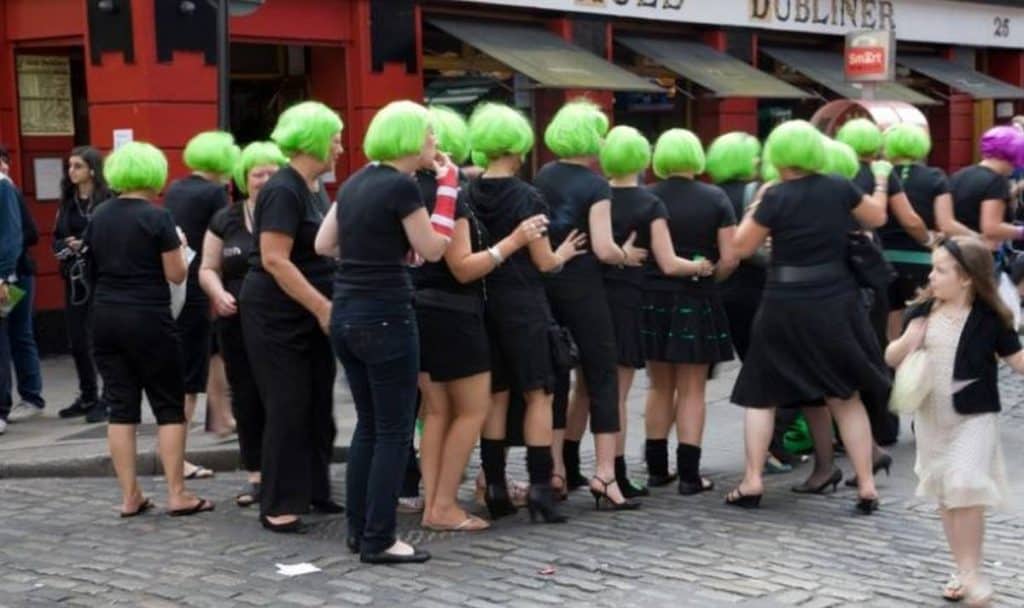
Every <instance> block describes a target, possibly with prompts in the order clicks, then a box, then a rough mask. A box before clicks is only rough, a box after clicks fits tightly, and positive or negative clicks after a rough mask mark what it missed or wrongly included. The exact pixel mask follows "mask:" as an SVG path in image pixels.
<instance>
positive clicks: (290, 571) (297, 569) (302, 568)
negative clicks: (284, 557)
mask: <svg viewBox="0 0 1024 608" xmlns="http://www.w3.org/2000/svg"><path fill="white" fill-rule="evenodd" d="M274 565H275V566H277V573H278V574H283V575H285V576H300V575H302V574H312V573H314V572H320V568H317V567H316V566H314V565H313V564H311V563H309V562H303V563H301V564H274Z"/></svg>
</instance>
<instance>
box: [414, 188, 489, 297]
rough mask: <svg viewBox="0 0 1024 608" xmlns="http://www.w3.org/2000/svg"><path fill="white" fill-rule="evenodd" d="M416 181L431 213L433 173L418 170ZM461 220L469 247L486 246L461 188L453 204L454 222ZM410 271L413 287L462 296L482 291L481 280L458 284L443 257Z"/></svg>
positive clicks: (481, 230) (482, 234) (434, 199)
mask: <svg viewBox="0 0 1024 608" xmlns="http://www.w3.org/2000/svg"><path fill="white" fill-rule="evenodd" d="M416 182H417V183H418V184H419V186H420V194H422V195H423V202H424V204H426V206H427V212H428V213H433V212H434V204H435V203H436V202H437V178H436V177H435V175H434V172H433V171H418V172H417V173H416ZM462 219H464V220H466V221H467V222H469V241H470V245H471V247H472V250H473V251H483V250H484V249H486V248H487V246H488V245H487V239H486V236H485V234H484V228H483V226H482V225H481V224H480V222H479V221H477V219H476V217H475V216H474V215H473V213H472V211H470V209H469V204H468V203H467V202H466V194H465V192H464V191H460V192H459V198H458V200H457V201H456V203H455V221H456V222H458V221H459V220H462ZM410 274H411V275H412V282H413V285H415V286H416V289H439V290H442V291H447V292H451V293H456V294H463V295H482V294H483V282H482V280H477V281H473V282H472V283H466V284H463V283H460V282H459V281H458V279H456V278H455V275H453V274H452V271H451V269H449V268H448V264H447V262H445V261H444V260H439V261H437V262H424V263H423V265H421V266H419V267H418V268H411V269H410Z"/></svg>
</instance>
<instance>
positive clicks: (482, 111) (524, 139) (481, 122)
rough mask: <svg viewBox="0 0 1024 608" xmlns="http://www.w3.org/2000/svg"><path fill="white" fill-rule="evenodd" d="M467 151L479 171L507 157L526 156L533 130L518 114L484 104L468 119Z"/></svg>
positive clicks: (530, 145) (513, 110)
mask: <svg viewBox="0 0 1024 608" xmlns="http://www.w3.org/2000/svg"><path fill="white" fill-rule="evenodd" d="M469 147H470V148H471V149H472V150H473V164H474V165H477V166H479V167H486V166H487V163H488V162H490V161H492V160H494V159H496V158H501V157H502V156H506V155H509V154H515V155H516V156H520V157H522V156H526V154H527V153H528V152H529V151H530V150H531V149H533V127H531V126H530V121H529V120H527V119H526V117H525V116H523V114H522V113H521V112H520V111H518V110H515V109H513V108H510V107H508V106H506V105H503V104H499V103H484V104H481V105H479V106H477V107H476V109H475V110H474V111H473V114H472V115H471V116H470V117H469Z"/></svg>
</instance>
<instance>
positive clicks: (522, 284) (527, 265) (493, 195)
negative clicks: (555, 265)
mask: <svg viewBox="0 0 1024 608" xmlns="http://www.w3.org/2000/svg"><path fill="white" fill-rule="evenodd" d="M463 192H465V193H466V194H465V199H466V201H467V202H468V203H469V206H470V208H471V209H472V212H473V214H474V215H475V216H476V218H477V219H478V220H479V221H480V223H481V224H483V228H484V230H485V231H486V234H487V235H489V237H490V240H491V242H493V243H497V242H498V241H500V240H501V239H503V238H505V237H506V236H508V235H509V234H511V233H512V232H513V231H514V230H515V229H516V228H517V227H518V226H519V224H520V222H522V221H523V220H525V219H526V218H528V217H532V216H534V215H537V214H538V213H545V214H546V213H547V212H548V207H547V204H546V203H545V201H544V197H543V195H541V193H540V191H539V190H537V189H536V188H534V187H533V186H531V185H530V184H528V183H526V182H524V181H523V180H521V179H519V178H518V177H495V178H479V179H475V180H472V181H471V182H470V183H469V185H468V186H467V187H466V188H465V189H464V190H463ZM543 286H544V284H543V282H542V275H541V272H540V271H539V270H537V267H536V266H534V265H533V261H532V260H530V252H529V249H528V248H527V247H523V248H522V249H520V250H519V251H516V252H515V253H513V254H512V255H510V256H509V257H508V258H507V259H506V260H505V263H503V264H502V265H501V266H498V267H497V268H496V269H494V271H493V272H491V274H489V275H487V290H488V291H489V292H490V291H498V290H504V289H528V288H534V287H540V288H543Z"/></svg>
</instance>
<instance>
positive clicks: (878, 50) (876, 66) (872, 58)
mask: <svg viewBox="0 0 1024 608" xmlns="http://www.w3.org/2000/svg"><path fill="white" fill-rule="evenodd" d="M887 67H888V62H887V61H886V57H885V49H884V48H882V47H880V46H863V47H855V48H848V49H846V73H847V74H848V75H850V76H874V75H882V74H885V71H886V69H887Z"/></svg>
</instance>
